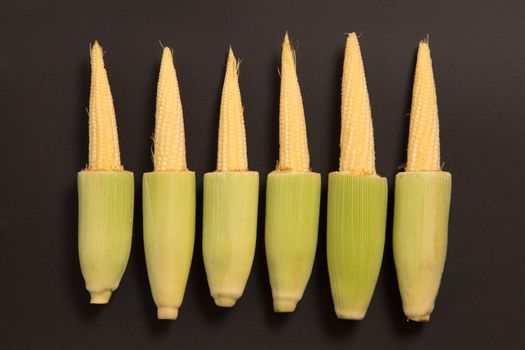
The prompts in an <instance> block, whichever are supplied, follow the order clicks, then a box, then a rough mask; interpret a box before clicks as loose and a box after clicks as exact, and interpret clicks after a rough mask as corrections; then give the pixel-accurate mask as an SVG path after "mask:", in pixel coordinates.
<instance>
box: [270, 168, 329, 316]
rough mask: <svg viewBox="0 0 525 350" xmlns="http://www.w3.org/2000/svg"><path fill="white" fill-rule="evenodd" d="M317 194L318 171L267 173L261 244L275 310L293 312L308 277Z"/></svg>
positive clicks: (315, 245) (318, 197)
mask: <svg viewBox="0 0 525 350" xmlns="http://www.w3.org/2000/svg"><path fill="white" fill-rule="evenodd" d="M320 196H321V176H320V175H319V174H318V173H287V172H277V171H273V172H271V173H270V174H269V175H268V181H267V190H266V224H265V245H266V258H267V261H268V272H269V274H270V284H271V286H272V295H273V308H274V311H275V312H293V311H294V310H295V307H296V305H297V303H298V302H299V300H301V298H302V296H303V293H304V290H305V288H306V284H307V283H308V280H309V278H310V274H311V272H312V266H313V263H314V258H315V250H316V247H317V230H318V225H319V202H320Z"/></svg>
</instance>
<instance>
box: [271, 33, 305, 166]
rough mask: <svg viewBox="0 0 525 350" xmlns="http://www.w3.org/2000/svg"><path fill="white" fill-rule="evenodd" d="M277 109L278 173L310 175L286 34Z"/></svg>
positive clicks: (295, 74)
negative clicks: (304, 173)
mask: <svg viewBox="0 0 525 350" xmlns="http://www.w3.org/2000/svg"><path fill="white" fill-rule="evenodd" d="M280 101H281V102H280V106H279V162H278V164H277V171H295V172H309V171H310V155H309V152H308V142H307V137H306V122H305V119H304V109H303V98H302V97H301V89H300V87H299V81H298V79H297V71H296V61H295V52H294V50H293V49H292V46H291V45H290V39H289V38H288V33H286V35H285V36H284V42H283V50H282V57H281V100H280Z"/></svg>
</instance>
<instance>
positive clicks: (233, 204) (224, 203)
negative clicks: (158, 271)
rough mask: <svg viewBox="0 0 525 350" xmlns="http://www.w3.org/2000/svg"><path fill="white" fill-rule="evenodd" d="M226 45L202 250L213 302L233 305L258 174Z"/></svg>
mask: <svg viewBox="0 0 525 350" xmlns="http://www.w3.org/2000/svg"><path fill="white" fill-rule="evenodd" d="M238 70H239V65H238V63H237V61H236V59H235V56H234V55H233V51H232V50H231V48H230V50H229V53H228V62H227V64H226V75H225V77H224V85H223V89H222V99H221V110H220V119H219V120H220V121H219V138H218V139H219V140H218V149H217V171H215V172H210V173H206V174H205V175H204V201H203V209H204V213H203V231H202V251H203V256H204V266H205V268H206V275H207V277H208V285H209V287H210V293H211V296H212V297H213V299H214V301H215V304H217V305H218V306H222V307H232V306H233V305H235V303H236V302H237V300H238V299H239V298H240V297H241V296H242V293H243V292H244V287H245V286H246V282H247V280H248V276H249V275H250V270H251V267H252V263H253V257H254V254H255V241H256V235H257V206H258V191H259V174H258V173H257V172H255V171H249V170H248V157H247V151H246V134H245V128H244V116H243V107H242V101H241V92H240V88H239V80H238V79H239V77H238Z"/></svg>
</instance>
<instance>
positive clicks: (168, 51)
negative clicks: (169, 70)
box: [162, 46, 172, 59]
mask: <svg viewBox="0 0 525 350" xmlns="http://www.w3.org/2000/svg"><path fill="white" fill-rule="evenodd" d="M164 58H172V55H171V49H170V48H169V47H167V46H166V47H164V49H162V59H164Z"/></svg>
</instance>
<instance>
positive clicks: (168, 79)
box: [153, 47, 188, 171]
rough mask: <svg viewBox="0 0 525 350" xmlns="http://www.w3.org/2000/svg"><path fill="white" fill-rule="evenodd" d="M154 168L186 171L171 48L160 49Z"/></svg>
mask: <svg viewBox="0 0 525 350" xmlns="http://www.w3.org/2000/svg"><path fill="white" fill-rule="evenodd" d="M154 145H155V152H154V154H153V164H154V167H155V171H187V170H188V168H187V166H186V145H185V139H184V120H183V115H182V103H181V100H180V93H179V83H178V81H177V73H176V71H175V66H174V65H173V57H172V54H171V50H170V49H169V48H167V47H165V48H164V51H163V53H162V62H161V64H160V73H159V82H158V86H157V107H156V111H155V137H154Z"/></svg>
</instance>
